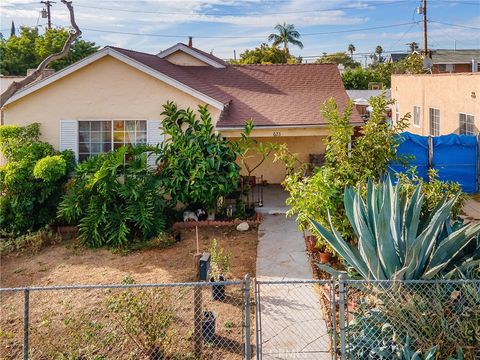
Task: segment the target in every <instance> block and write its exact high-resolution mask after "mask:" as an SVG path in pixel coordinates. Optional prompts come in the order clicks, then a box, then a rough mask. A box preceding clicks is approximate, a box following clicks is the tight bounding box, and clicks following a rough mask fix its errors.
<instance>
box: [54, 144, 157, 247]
mask: <svg viewBox="0 0 480 360" xmlns="http://www.w3.org/2000/svg"><path fill="white" fill-rule="evenodd" d="M146 151H156V150H155V149H154V148H149V147H146V146H137V147H126V146H123V147H121V148H119V149H117V150H115V151H114V152H110V153H105V154H100V155H97V156H95V157H91V158H89V159H87V160H86V161H85V162H83V163H81V164H79V165H78V167H77V173H76V175H75V177H74V178H73V179H72V180H71V182H70V183H69V184H68V191H67V194H66V195H65V196H64V197H63V198H62V201H61V203H60V205H59V208H58V216H59V217H60V218H61V219H63V220H65V221H67V222H68V223H71V224H78V225H79V234H80V239H81V240H82V241H83V242H84V243H85V244H86V245H88V246H91V247H100V246H111V247H122V246H127V245H129V244H131V243H132V242H134V241H136V240H147V239H149V238H151V237H154V236H157V235H158V234H159V233H161V232H162V231H163V230H164V228H165V226H166V220H165V212H164V211H165V206H166V200H165V198H164V193H163V191H162V189H161V186H160V181H159V179H158V177H157V176H155V173H154V171H153V170H152V169H151V168H150V167H149V166H148V164H147V154H146Z"/></svg>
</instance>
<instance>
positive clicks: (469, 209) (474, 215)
mask: <svg viewBox="0 0 480 360" xmlns="http://www.w3.org/2000/svg"><path fill="white" fill-rule="evenodd" d="M462 210H463V212H464V213H465V215H466V216H465V220H467V221H480V202H478V201H477V200H474V199H472V198H468V199H467V201H465V205H464V206H463V209H462Z"/></svg>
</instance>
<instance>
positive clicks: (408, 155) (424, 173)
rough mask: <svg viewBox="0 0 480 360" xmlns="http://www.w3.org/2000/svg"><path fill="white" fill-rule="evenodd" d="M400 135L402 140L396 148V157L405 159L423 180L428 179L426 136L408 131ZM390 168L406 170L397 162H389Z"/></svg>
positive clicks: (400, 170) (397, 170)
mask: <svg viewBox="0 0 480 360" xmlns="http://www.w3.org/2000/svg"><path fill="white" fill-rule="evenodd" d="M400 136H401V139H402V140H401V141H402V142H401V144H400V146H399V147H398V149H397V155H398V157H400V158H405V159H407V160H408V164H409V166H410V167H412V166H415V167H416V168H417V174H418V176H420V177H422V178H423V179H424V180H425V181H426V180H428V137H425V136H420V135H415V134H411V133H408V132H405V133H402V134H401V135H400ZM390 169H391V171H392V172H401V173H404V172H406V171H407V168H406V167H405V166H403V164H401V163H399V162H397V163H392V164H390Z"/></svg>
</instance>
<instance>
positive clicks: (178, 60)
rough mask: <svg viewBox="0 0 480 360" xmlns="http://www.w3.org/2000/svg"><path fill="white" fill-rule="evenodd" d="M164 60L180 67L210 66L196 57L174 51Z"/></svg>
mask: <svg viewBox="0 0 480 360" xmlns="http://www.w3.org/2000/svg"><path fill="white" fill-rule="evenodd" d="M165 59H166V60H168V61H170V62H171V63H173V64H176V65H181V66H210V65H208V64H207V63H204V62H203V61H201V60H198V59H197V58H196V57H193V56H191V55H189V54H187V53H185V52H183V51H180V50H179V51H175V52H174V53H172V54H170V55H168V56H166V57H165Z"/></svg>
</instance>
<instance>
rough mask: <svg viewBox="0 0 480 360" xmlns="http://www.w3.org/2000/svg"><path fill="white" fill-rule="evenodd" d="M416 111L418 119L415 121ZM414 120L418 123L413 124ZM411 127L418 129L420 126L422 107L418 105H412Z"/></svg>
mask: <svg viewBox="0 0 480 360" xmlns="http://www.w3.org/2000/svg"><path fill="white" fill-rule="evenodd" d="M416 109H418V119H416V116H415V115H416V114H417V112H416ZM415 120H418V123H415ZM413 126H415V127H417V128H420V127H421V126H422V107H421V106H418V105H413Z"/></svg>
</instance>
